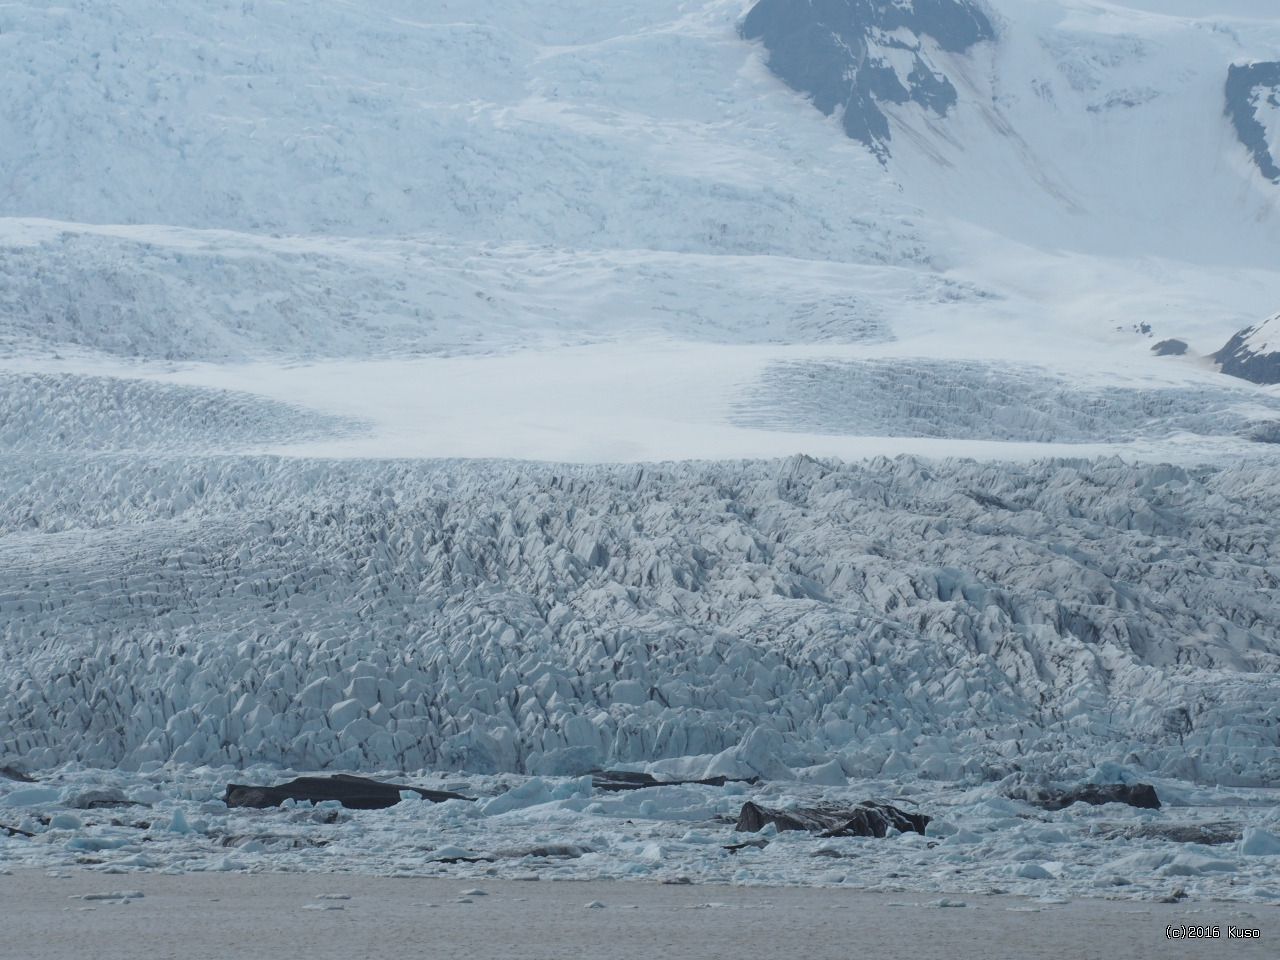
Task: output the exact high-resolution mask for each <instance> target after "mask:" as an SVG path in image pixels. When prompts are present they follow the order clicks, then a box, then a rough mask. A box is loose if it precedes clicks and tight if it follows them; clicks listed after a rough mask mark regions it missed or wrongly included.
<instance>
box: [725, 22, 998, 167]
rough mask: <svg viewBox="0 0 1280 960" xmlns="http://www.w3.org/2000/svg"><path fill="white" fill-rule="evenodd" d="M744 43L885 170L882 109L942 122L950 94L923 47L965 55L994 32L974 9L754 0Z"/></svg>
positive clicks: (951, 89)
mask: <svg viewBox="0 0 1280 960" xmlns="http://www.w3.org/2000/svg"><path fill="white" fill-rule="evenodd" d="M742 36H743V37H744V38H746V39H748V40H760V41H762V42H763V43H764V46H765V48H766V49H767V50H768V51H769V69H770V70H772V71H773V72H774V73H775V74H777V76H778V77H779V78H780V79H781V80H783V81H784V82H785V83H786V84H787V85H788V86H790V87H792V88H793V89H795V90H798V91H800V92H801V93H804V94H807V95H808V96H809V97H811V98H812V100H813V104H814V106H816V107H817V108H818V109H819V110H821V111H822V112H823V113H825V114H827V115H828V116H830V115H832V114H833V113H835V112H836V111H837V110H839V111H842V118H841V119H842V123H843V125H844V130H845V133H847V134H848V135H849V136H850V137H852V138H853V139H855V140H860V141H861V142H863V143H865V144H866V145H867V146H868V147H869V148H870V149H871V151H872V152H873V153H875V155H876V156H877V157H879V158H880V159H881V161H884V160H885V159H886V158H887V157H888V156H889V146H888V144H889V140H890V133H889V120H888V117H886V116H885V114H884V112H883V110H881V108H880V104H884V103H893V104H905V103H916V104H919V105H920V107H922V108H923V109H925V110H929V111H931V112H933V113H935V114H937V115H938V116H945V115H946V113H947V111H948V110H950V109H951V107H952V106H954V105H955V102H956V88H955V87H954V86H953V85H952V83H951V81H950V80H949V79H948V78H947V77H946V76H945V75H944V74H942V73H941V72H939V71H938V70H936V69H935V68H934V66H933V64H932V63H931V62H930V59H929V50H928V48H929V46H930V45H934V46H936V48H937V49H940V50H942V51H946V52H948V53H962V52H964V51H965V50H968V49H969V48H970V47H972V46H973V45H974V44H976V43H980V42H981V41H983V40H993V39H995V29H994V28H993V27H992V25H991V21H990V20H988V19H987V17H986V14H984V13H983V12H982V10H981V9H979V7H978V6H977V4H976V3H974V2H972V0H913V2H906V3H904V2H901V0H896V2H888V0H760V2H759V3H757V4H756V5H755V6H754V7H752V9H751V12H750V13H748V14H747V17H746V19H745V20H744V21H743V23H742ZM926 38H928V43H926ZM905 63H909V64H910V68H909V69H908V68H906V67H905V66H903V65H904V64H905ZM895 64H896V66H895ZM900 68H901V69H900Z"/></svg>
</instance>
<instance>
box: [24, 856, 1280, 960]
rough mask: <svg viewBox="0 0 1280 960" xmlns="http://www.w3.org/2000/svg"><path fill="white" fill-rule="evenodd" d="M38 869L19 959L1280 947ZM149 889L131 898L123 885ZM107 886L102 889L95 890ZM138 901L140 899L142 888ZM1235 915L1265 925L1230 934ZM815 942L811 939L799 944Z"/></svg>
mask: <svg viewBox="0 0 1280 960" xmlns="http://www.w3.org/2000/svg"><path fill="white" fill-rule="evenodd" d="M55 874H56V875H47V874H45V873H41V872H37V871H31V870H23V871H17V872H15V873H14V874H13V875H12V876H4V875H0V893H2V894H3V895H4V896H5V899H6V904H7V905H9V906H10V907H11V916H10V917H9V918H7V920H8V924H7V929H6V933H7V934H8V943H7V946H9V947H11V948H12V949H13V951H14V952H12V953H11V956H13V957H14V958H15V960H55V958H56V960H61V958H62V957H66V956H77V955H86V954H88V953H91V952H100V951H102V950H104V949H108V950H109V951H110V954H111V956H113V957H116V958H119V960H150V958H153V957H156V956H192V957H200V958H203V957H215V956H225V955H226V954H227V952H228V951H229V950H230V951H233V952H234V954H235V956H237V957H241V958H244V960H266V958H274V957H278V956H279V955H280V949H281V947H280V945H281V944H288V946H289V949H291V950H293V951H295V952H297V953H298V954H305V955H306V956H308V957H315V958H317V960H328V958H340V957H349V956H352V955H355V954H358V953H367V954H369V955H376V956H387V955H393V954H396V953H400V952H403V951H404V950H405V949H406V944H412V945H413V947H412V949H413V951H414V953H415V955H418V956H424V957H431V958H445V957H459V956H475V957H482V958H483V957H505V958H512V960H545V958H546V957H564V956H590V957H601V956H608V957H612V958H615V960H638V958H649V957H654V956H664V957H671V958H674V960H684V958H695V957H696V958H698V960H737V958H740V957H742V956H743V955H744V953H747V952H749V953H750V955H751V956H753V957H761V958H769V960H772V958H775V957H777V958H783V957H788V958H789V957H794V956H797V955H802V956H804V957H806V958H807V960H845V958H847V957H849V956H850V954H851V952H856V953H857V954H858V955H864V956H874V957H878V958H883V960H922V958H935V957H936V958H947V960H951V958H958V960H991V958H995V957H1018V958H1032V960H1041V958H1043V960H1085V958H1090V957H1097V956H1099V955H1103V954H1105V953H1108V952H1114V953H1115V954H1116V955H1119V956H1125V957H1133V958H1135V960H1155V958H1162V957H1167V956H1170V951H1171V949H1176V955H1177V956H1179V957H1187V958H1196V960H1199V958H1208V957H1220V956H1222V955H1223V952H1224V951H1229V953H1230V955H1231V956H1233V957H1242V958H1246V960H1249V958H1255V957H1256V958H1263V957H1267V956H1270V955H1271V954H1270V952H1269V951H1271V950H1272V948H1273V946H1274V938H1275V936H1276V934H1277V931H1278V930H1280V915H1278V909H1277V908H1275V907H1258V906H1249V907H1240V906H1238V905H1233V904H1213V905H1209V906H1190V905H1187V904H1130V903H1113V902H1106V901H1089V902H1074V903H1065V904H1064V903H1044V902H1038V901H1034V900H1031V901H1028V900H1024V899H1020V898H1014V897H1003V896H991V897H977V898H973V897H970V898H965V899H957V898H945V897H944V898H939V897H933V898H926V899H923V900H917V899H916V898H914V897H910V896H903V895H900V894H899V895H894V894H866V893H852V892H849V891H842V890H794V889H793V890H786V889H768V890H763V889H752V888H745V887H739V886H723V885H718V886H694V887H690V886H680V885H664V884H652V883H650V884H638V883H607V882H579V883H511V882H506V881H500V880H494V879H492V878H489V879H486V880H484V881H481V882H477V881H470V880H402V879H387V878H377V877H354V876H342V877H333V876H330V877H317V876H312V875H303V876H299V875H290V874H255V875H250V876H246V875H227V874H215V875H203V876H190V875H184V876H181V877H169V876H163V875H158V874H149V875H145V876H142V875H139V876H131V877H103V876H100V875H98V874H94V873H89V872H81V871H56V872H55ZM127 893H132V894H141V897H140V898H138V897H132V898H129V897H121V896H119V895H120V894H127ZM97 898H101V899H97ZM126 900H127V901H128V902H126ZM1206 924H1218V925H1219V926H1220V936H1219V939H1217V940H1182V941H1181V942H1180V943H1177V944H1171V943H1170V941H1169V940H1168V939H1167V936H1166V927H1171V926H1178V927H1183V926H1189V925H1206ZM1228 926H1230V927H1232V928H1234V929H1236V930H1240V929H1249V930H1258V931H1259V933H1260V934H1261V937H1260V938H1259V939H1257V940H1253V939H1249V940H1244V939H1234V940H1231V941H1228V940H1227V939H1226V938H1227V937H1228V929H1227V928H1228ZM797 951H799V954H798V953H797Z"/></svg>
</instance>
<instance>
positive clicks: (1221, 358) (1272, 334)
mask: <svg viewBox="0 0 1280 960" xmlns="http://www.w3.org/2000/svg"><path fill="white" fill-rule="evenodd" d="M1213 359H1214V360H1216V361H1217V362H1218V363H1219V364H1221V367H1222V372H1223V373H1226V374H1230V375H1231V376H1233V377H1240V378H1241V379H1243V380H1249V381H1251V382H1253V383H1263V384H1272V383H1280V313H1278V314H1276V315H1275V316H1274V317H1272V318H1271V319H1270V320H1264V321H1263V322H1262V323H1260V324H1258V325H1256V326H1253V327H1246V328H1245V329H1243V330H1241V331H1240V332H1239V333H1237V334H1236V335H1235V336H1234V337H1232V338H1231V339H1230V340H1228V341H1227V342H1226V345H1225V346H1223V348H1222V349H1221V350H1219V351H1218V352H1217V353H1215V354H1214V355H1213Z"/></svg>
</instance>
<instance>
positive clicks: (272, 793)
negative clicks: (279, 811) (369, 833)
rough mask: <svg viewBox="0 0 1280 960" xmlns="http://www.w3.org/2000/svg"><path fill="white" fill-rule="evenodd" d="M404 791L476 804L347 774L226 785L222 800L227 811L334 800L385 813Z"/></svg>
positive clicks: (459, 796) (430, 798) (454, 796)
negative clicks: (267, 784) (269, 784)
mask: <svg viewBox="0 0 1280 960" xmlns="http://www.w3.org/2000/svg"><path fill="white" fill-rule="evenodd" d="M406 790H407V791H411V792H413V793H416V794H418V796H420V797H422V799H423V800H428V801H430V802H431V803H443V802H444V801H445V800H468V801H474V800H475V797H464V796H463V795H462V794H460V793H453V792H451V791H448V790H426V789H423V788H422V787H411V786H408V785H406V784H403V783H383V782H382V781H379V780H371V779H369V778H368V777H354V776H351V775H350V774H346V773H339V774H334V775H333V776H331V777H299V778H298V779H296V780H291V781H289V782H288V783H281V784H278V785H276V786H272V787H260V786H246V785H245V784H240V783H229V784H227V792H226V793H225V794H224V795H223V798H222V799H223V802H225V803H226V805H227V806H228V807H257V808H260V809H265V808H268V807H278V806H280V804H282V803H284V802H285V801H286V800H293V801H295V802H301V801H303V800H309V801H311V802H312V803H323V802H324V801H326V800H337V801H338V802H339V803H340V804H342V805H343V806H344V807H346V808H348V809H349V810H384V809H386V808H387V807H394V806H395V805H396V804H397V803H399V802H400V794H401V792H402V791H406Z"/></svg>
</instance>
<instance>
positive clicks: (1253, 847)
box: [1240, 827, 1280, 857]
mask: <svg viewBox="0 0 1280 960" xmlns="http://www.w3.org/2000/svg"><path fill="white" fill-rule="evenodd" d="M1240 853H1241V855H1242V856H1246V857H1280V837H1277V836H1276V835H1275V834H1273V833H1268V832H1267V831H1266V830H1263V829H1262V828H1260V827H1246V828H1245V831H1244V836H1243V837H1241V839H1240Z"/></svg>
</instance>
